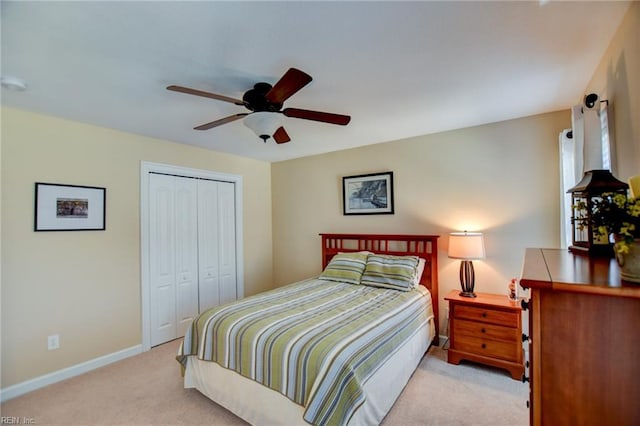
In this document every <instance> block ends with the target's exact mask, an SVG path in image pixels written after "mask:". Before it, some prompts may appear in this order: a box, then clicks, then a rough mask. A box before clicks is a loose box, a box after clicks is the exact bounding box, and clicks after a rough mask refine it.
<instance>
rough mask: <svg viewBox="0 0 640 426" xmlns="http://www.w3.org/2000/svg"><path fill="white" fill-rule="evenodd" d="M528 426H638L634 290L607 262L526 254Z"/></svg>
mask: <svg viewBox="0 0 640 426" xmlns="http://www.w3.org/2000/svg"><path fill="white" fill-rule="evenodd" d="M520 284H521V285H522V286H523V287H525V288H529V289H530V299H529V301H528V305H527V306H526V308H527V309H528V311H529V312H528V313H529V342H530V344H529V358H530V360H529V362H530V363H529V371H528V374H529V378H528V379H529V381H530V389H531V395H530V416H531V424H532V425H554V426H556V425H638V424H640V285H638V284H632V283H626V282H621V280H620V276H619V271H618V266H617V265H616V263H615V260H613V259H606V258H591V257H588V256H584V255H576V254H572V253H570V252H569V251H567V250H556V249H527V251H526V254H525V260H524V265H523V270H522V277H521V280H520Z"/></svg>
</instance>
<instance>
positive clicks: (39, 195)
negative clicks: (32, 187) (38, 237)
mask: <svg viewBox="0 0 640 426" xmlns="http://www.w3.org/2000/svg"><path fill="white" fill-rule="evenodd" d="M106 201H107V190H106V189H105V188H98V187H95V186H79V185H61V184H57V183H42V182H36V201H35V220H34V231H104V229H105V220H104V216H105V211H106Z"/></svg>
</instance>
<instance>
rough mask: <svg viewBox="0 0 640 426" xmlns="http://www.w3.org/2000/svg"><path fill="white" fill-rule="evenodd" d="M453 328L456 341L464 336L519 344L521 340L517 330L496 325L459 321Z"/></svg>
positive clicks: (455, 322)
mask: <svg viewBox="0 0 640 426" xmlns="http://www.w3.org/2000/svg"><path fill="white" fill-rule="evenodd" d="M452 328H453V334H454V336H456V340H458V339H459V338H460V337H461V336H462V335H465V336H473V337H479V338H482V339H491V340H502V341H505V342H512V343H513V342H518V341H519V340H520V339H521V336H520V335H519V332H518V329H517V328H512V327H503V326H499V325H494V324H484V323H480V322H473V321H467V320H461V319H459V320H456V321H454V323H453V326H452Z"/></svg>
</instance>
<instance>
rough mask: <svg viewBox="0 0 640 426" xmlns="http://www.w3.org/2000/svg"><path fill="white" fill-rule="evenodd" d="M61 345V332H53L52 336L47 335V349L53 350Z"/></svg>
mask: <svg viewBox="0 0 640 426" xmlns="http://www.w3.org/2000/svg"><path fill="white" fill-rule="evenodd" d="M59 347H60V335H59V334H52V335H51V336H49V337H47V349H49V350H50V351H52V350H54V349H58V348H59Z"/></svg>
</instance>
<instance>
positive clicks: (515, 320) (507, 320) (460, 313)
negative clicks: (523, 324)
mask: <svg viewBox="0 0 640 426" xmlns="http://www.w3.org/2000/svg"><path fill="white" fill-rule="evenodd" d="M453 315H454V317H455V318H466V319H469V320H472V321H481V322H488V323H491V324H498V325H503V326H505V327H513V328H518V327H519V326H520V324H519V320H520V318H519V316H518V314H517V313H516V312H507V311H499V310H496V309H488V308H483V307H481V306H465V305H456V307H455V309H454V312H453Z"/></svg>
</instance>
